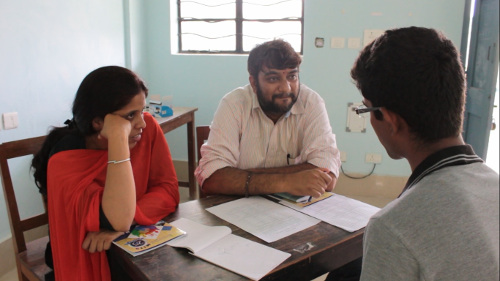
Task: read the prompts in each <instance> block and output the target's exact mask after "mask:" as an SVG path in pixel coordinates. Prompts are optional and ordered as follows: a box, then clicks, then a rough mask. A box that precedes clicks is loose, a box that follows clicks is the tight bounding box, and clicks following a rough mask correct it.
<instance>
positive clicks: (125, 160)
mask: <svg viewBox="0 0 500 281" xmlns="http://www.w3.org/2000/svg"><path fill="white" fill-rule="evenodd" d="M127 161H130V157H129V158H127V159H123V160H118V161H116V160H111V161H108V164H120V163H123V162H127Z"/></svg>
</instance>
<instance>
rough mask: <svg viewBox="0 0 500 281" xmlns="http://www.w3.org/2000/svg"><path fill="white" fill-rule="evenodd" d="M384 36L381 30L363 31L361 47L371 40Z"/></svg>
mask: <svg viewBox="0 0 500 281" xmlns="http://www.w3.org/2000/svg"><path fill="white" fill-rule="evenodd" d="M382 34H384V30H383V29H365V32H364V38H363V44H364V45H363V46H366V45H368V44H370V43H371V42H372V41H373V40H375V39H376V38H377V37H379V36H380V35H382Z"/></svg>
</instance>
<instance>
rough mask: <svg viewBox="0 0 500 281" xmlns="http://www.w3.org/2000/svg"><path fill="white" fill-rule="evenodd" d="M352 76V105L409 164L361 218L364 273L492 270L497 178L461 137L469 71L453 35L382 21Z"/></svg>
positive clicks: (440, 274) (445, 274)
mask: <svg viewBox="0 0 500 281" xmlns="http://www.w3.org/2000/svg"><path fill="white" fill-rule="evenodd" d="M351 77H352V78H353V79H354V81H355V83H356V86H357V87H358V89H359V90H360V91H361V94H362V95H363V98H364V99H363V103H364V105H365V106H362V107H360V108H358V109H357V113H358V114H363V113H364V114H369V115H370V122H371V124H372V126H373V128H374V130H375V133H376V134H377V137H378V139H379V140H380V142H381V143H382V145H383V146H384V147H385V149H386V150H387V153H388V154H389V156H390V157H391V158H393V159H401V158H405V159H406V160H408V162H409V164H410V167H411V170H412V174H411V176H410V178H409V180H408V182H407V184H406V186H405V187H404V189H403V192H402V193H401V195H400V196H399V198H397V199H396V200H394V201H393V202H391V203H389V204H388V205H387V206H386V207H385V208H383V209H382V210H381V211H380V212H379V213H377V214H376V215H374V216H373V217H372V218H371V219H370V222H369V223H368V226H367V227H366V230H365V236H364V253H363V264H362V274H361V280H370V281H373V280H375V281H376V280H498V276H499V255H498V252H499V178H498V174H497V173H496V172H494V171H493V170H492V169H490V168H489V167H487V166H486V165H485V164H484V162H483V160H482V159H481V158H479V157H478V156H477V155H476V154H475V153H474V151H473V150H472V147H471V146H469V145H467V144H465V143H464V140H463V139H462V135H461V130H462V122H463V114H464V104H465V83H466V81H465V74H464V70H463V68H462V65H461V62H460V57H459V54H458V51H457V50H456V48H455V47H454V46H453V44H452V42H451V41H450V40H449V39H447V38H446V37H445V36H444V35H443V34H441V33H439V32H437V31H435V30H433V29H427V28H419V27H409V28H400V29H394V30H388V31H386V32H385V33H384V34H383V35H382V36H380V37H379V38H377V39H376V40H374V41H373V42H372V43H370V44H369V45H368V46H366V47H365V48H364V49H363V50H362V51H361V53H360V55H359V57H358V58H357V60H356V62H355V63H354V66H353V68H352V70H351Z"/></svg>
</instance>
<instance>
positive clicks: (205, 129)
mask: <svg viewBox="0 0 500 281" xmlns="http://www.w3.org/2000/svg"><path fill="white" fill-rule="evenodd" d="M209 134H210V126H197V127H196V147H197V151H196V152H197V153H198V162H200V159H201V152H200V151H201V146H202V145H203V144H204V143H205V141H206V140H207V139H208V135H209ZM198 193H199V197H200V198H205V197H207V195H206V194H204V193H203V192H202V190H201V186H200V187H199V188H198Z"/></svg>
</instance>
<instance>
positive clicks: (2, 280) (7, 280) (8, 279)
mask: <svg viewBox="0 0 500 281" xmlns="http://www.w3.org/2000/svg"><path fill="white" fill-rule="evenodd" d="M17 280H18V279H17V270H16V269H15V268H14V269H12V270H11V271H9V272H7V274H5V275H3V276H1V277H0V281H17Z"/></svg>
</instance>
